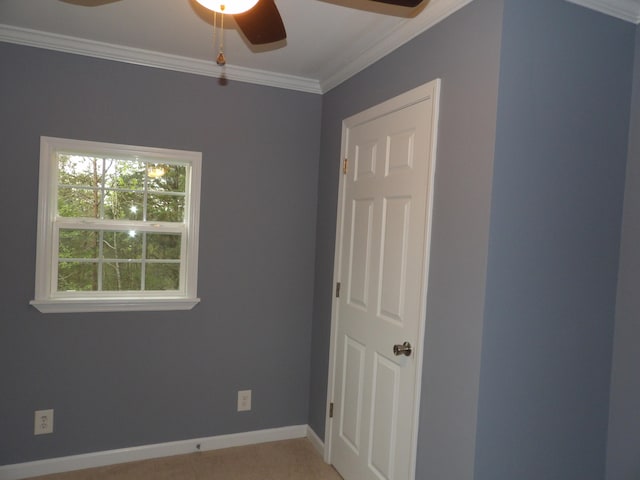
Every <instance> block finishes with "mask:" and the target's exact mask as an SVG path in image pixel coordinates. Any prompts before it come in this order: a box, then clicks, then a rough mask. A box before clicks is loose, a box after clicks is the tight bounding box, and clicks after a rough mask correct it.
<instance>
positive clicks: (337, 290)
mask: <svg viewBox="0 0 640 480" xmlns="http://www.w3.org/2000/svg"><path fill="white" fill-rule="evenodd" d="M336 298H340V282H337V283H336Z"/></svg>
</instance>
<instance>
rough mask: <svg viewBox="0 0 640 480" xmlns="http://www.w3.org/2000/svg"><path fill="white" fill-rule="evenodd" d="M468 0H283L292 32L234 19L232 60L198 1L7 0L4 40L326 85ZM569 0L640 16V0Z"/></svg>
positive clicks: (229, 39)
mask: <svg viewBox="0 0 640 480" xmlns="http://www.w3.org/2000/svg"><path fill="white" fill-rule="evenodd" d="M471 1H473V0H430V1H428V2H425V3H424V4H423V5H422V6H421V7H418V8H417V9H415V10H411V9H406V8H401V7H391V6H388V5H384V4H378V3H375V2H371V1H369V0H276V4H277V5H278V8H279V10H280V13H281V15H282V18H283V20H284V24H285V27H286V29H287V40H286V41H283V42H279V43H276V44H271V45H268V46H264V47H252V46H251V45H249V44H248V43H247V42H246V40H245V39H244V37H243V36H242V35H241V34H240V33H239V32H238V31H237V29H236V28H235V25H234V24H233V22H232V21H228V20H227V22H226V25H225V27H226V28H225V54H226V57H227V65H226V66H225V67H219V66H218V65H216V64H215V56H216V54H217V51H216V50H215V48H214V46H213V42H212V32H213V27H212V14H211V13H210V12H209V11H208V10H206V9H203V8H202V7H200V5H198V4H197V3H196V2H195V0H111V1H110V2H106V1H105V0H102V1H101V0H0V41H5V42H10V43H19V44H24V45H31V46H36V47H41V48H49V49H53V50H60V51H65V52H71V53H77V54H82V55H90V56H95V57H99V58H108V59H112V60H118V61H125V62H129V63H135V64H141V65H148V66H153V67H159V68H167V69H172V70H178V71H184V72H190V73H196V74H201V75H208V76H212V77H220V76H222V75H224V76H226V77H227V78H228V79H232V80H240V81H246V82H250V83H258V84H264V85H270V86H276V87H282V88H290V89H294V90H301V91H306V92H312V93H323V92H326V91H328V90H329V89H331V88H333V87H335V86H336V85H338V84H340V83H341V82H343V81H344V80H346V79H347V78H349V77H351V76H352V75H354V74H355V73H357V72H359V71H360V70H362V69H364V68H366V67H367V66H368V65H370V64H371V63H373V62H375V61H376V60H378V59H379V58H381V57H383V56H384V55H386V54H387V53H389V52H391V51H393V50H394V49H396V48H397V47H399V46H400V45H402V44H403V43H405V42H407V41H409V40H411V39H412V38H413V37H415V36H416V35H418V34H420V33H421V32H423V31H425V30H426V29H428V28H430V27H431V26H433V25H434V24H436V23H438V22H439V21H441V20H442V19H444V18H446V17H447V16H448V15H450V14H451V13H453V12H455V11H456V10H458V9H460V8H462V7H463V6H464V5H466V4H468V3H470V2H471ZM569 1H571V2H573V3H577V4H580V5H583V6H585V7H588V8H591V9H594V10H598V11H600V12H603V13H606V14H608V15H612V16H615V17H618V18H621V19H623V20H626V21H629V22H633V23H636V24H638V23H640V0H569ZM92 2H93V3H98V4H100V5H96V6H83V5H78V4H81V3H84V4H90V3H92Z"/></svg>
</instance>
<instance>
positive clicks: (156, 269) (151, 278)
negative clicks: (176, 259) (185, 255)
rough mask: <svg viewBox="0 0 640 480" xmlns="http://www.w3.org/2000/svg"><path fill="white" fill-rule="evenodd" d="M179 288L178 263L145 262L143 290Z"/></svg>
mask: <svg viewBox="0 0 640 480" xmlns="http://www.w3.org/2000/svg"><path fill="white" fill-rule="evenodd" d="M179 288H180V264H178V263H151V264H149V263H148V264H147V266H146V275H145V290H178V289H179Z"/></svg>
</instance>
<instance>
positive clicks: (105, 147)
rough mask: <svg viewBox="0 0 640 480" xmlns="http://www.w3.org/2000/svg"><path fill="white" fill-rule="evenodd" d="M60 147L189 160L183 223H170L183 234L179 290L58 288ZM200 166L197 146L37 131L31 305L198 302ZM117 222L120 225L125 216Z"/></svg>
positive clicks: (80, 308) (53, 308)
mask: <svg viewBox="0 0 640 480" xmlns="http://www.w3.org/2000/svg"><path fill="white" fill-rule="evenodd" d="M58 152H64V153H78V154H81V155H91V156H106V157H110V158H119V159H132V160H134V159H138V158H139V159H142V160H145V161H153V162H157V163H176V161H177V162H179V163H181V164H184V165H187V167H188V168H187V182H186V204H185V219H184V222H183V223H182V224H180V223H179V224H172V227H171V228H174V229H175V231H176V232H179V233H182V234H183V240H182V253H181V265H182V268H183V271H182V272H181V275H180V279H181V281H180V290H176V291H153V292H113V291H109V292H58V291H57V275H55V273H56V272H57V260H58V255H57V251H58V234H57V231H58V229H59V225H60V223H61V222H60V218H58V217H57V194H58V164H57V153H58ZM201 169H202V153H200V152H191V151H185V150H170V149H164V148H154V147H137V146H130V145H118V144H111V143H102V142H92V141H84V140H70V139H64V138H54V137H41V138H40V179H39V190H38V199H39V202H38V236H37V250H36V282H35V299H34V300H31V302H30V303H31V305H33V306H34V307H35V308H37V309H38V310H40V311H41V312H42V313H62V312H117V311H143V310H153V311H161V310H190V309H192V308H193V307H194V306H195V305H197V304H198V303H199V302H200V299H199V298H198V296H197V282H198V238H199V233H198V232H199V219H200V178H201ZM80 222H81V223H82V224H83V225H86V226H87V227H89V228H90V227H92V226H95V228H96V229H100V228H104V224H101V223H100V221H99V220H98V221H95V222H94V221H93V220H92V219H81V220H80ZM103 222H104V221H103ZM118 223H119V224H123V225H124V224H126V221H124V222H118ZM93 224H95V225H93ZM146 225H147V226H146V231H150V230H149V228H154V227H159V225H160V222H156V223H154V222H146ZM166 226H167V225H164V227H166ZM131 227H132V228H134V227H138V228H139V227H140V222H138V223H135V222H132V223H131ZM54 277H56V278H54Z"/></svg>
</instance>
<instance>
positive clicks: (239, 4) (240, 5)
mask: <svg viewBox="0 0 640 480" xmlns="http://www.w3.org/2000/svg"><path fill="white" fill-rule="evenodd" d="M196 1H197V2H198V3H199V4H200V5H202V6H203V7H205V8H208V9H209V10H213V11H214V12H218V13H226V14H228V15H235V14H236V13H244V12H246V11H247V10H251V9H252V8H253V7H254V6H255V5H256V3H258V0H196Z"/></svg>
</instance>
